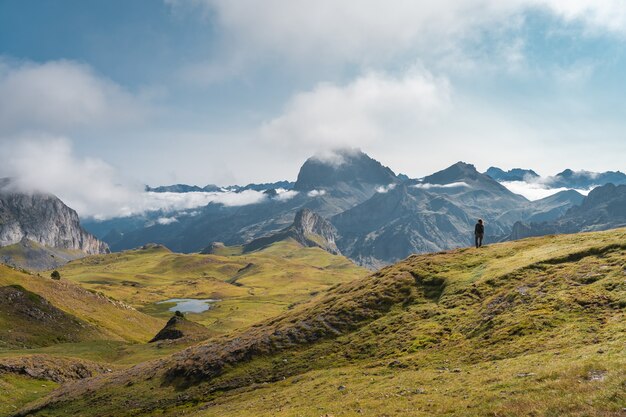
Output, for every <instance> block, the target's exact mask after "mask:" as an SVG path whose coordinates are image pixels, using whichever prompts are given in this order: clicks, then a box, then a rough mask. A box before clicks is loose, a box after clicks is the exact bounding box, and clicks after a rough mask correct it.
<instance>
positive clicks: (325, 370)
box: [19, 229, 626, 416]
mask: <svg viewBox="0 0 626 417" xmlns="http://www.w3.org/2000/svg"><path fill="white" fill-rule="evenodd" d="M625 241H626V230H624V229H620V230H615V231H610V232H599V233H592V234H578V235H567V236H558V237H545V238H538V239H528V240H522V241H516V242H507V243H504V244H498V245H491V246H490V247H487V248H482V249H480V250H476V249H461V250H455V251H451V252H446V253H440V254H431V255H422V256H411V257H409V258H408V259H406V260H405V261H403V262H401V263H398V264H396V265H393V266H390V267H388V268H385V269H384V270H381V271H379V272H377V273H375V274H373V275H371V276H370V277H368V278H365V279H361V280H356V281H353V282H349V283H346V284H342V285H339V286H337V287H336V288H334V289H332V290H331V291H329V292H328V293H324V294H321V295H320V296H318V297H317V298H316V299H314V300H312V301H310V302H309V303H306V304H303V305H300V306H297V307H296V308H294V309H293V310H291V311H288V312H286V313H284V314H282V315H281V316H279V317H277V318H274V319H271V320H268V321H266V322H264V323H261V324H259V325H257V326H254V327H251V328H249V329H246V330H243V331H241V332H237V333H234V334H232V335H230V336H225V337H222V338H219V339H213V340H211V341H209V342H206V343H204V344H202V345H198V346H195V347H191V348H189V349H187V350H185V351H183V352H181V353H178V354H176V355H174V356H172V357H171V358H169V359H163V360H160V361H156V362H147V363H145V364H142V365H139V366H136V367H134V368H132V369H130V370H127V371H123V372H117V373H113V374H109V375H106V376H99V377H96V378H93V379H91V380H89V381H87V382H83V383H81V384H73V385H66V386H64V387H62V388H61V389H59V390H57V391H55V392H54V393H53V394H51V395H50V396H48V397H47V398H46V399H45V400H43V401H41V402H38V403H36V404H32V405H31V406H30V407H29V408H27V409H25V410H23V411H22V412H21V413H20V414H19V415H25V414H27V413H33V414H35V415H47V416H51V415H68V414H72V413H77V412H80V413H81V414H82V415H91V414H99V415H133V416H137V415H154V414H157V413H158V414H159V415H166V416H168V415H171V416H174V415H179V414H181V413H183V412H184V413H186V414H187V415H197V416H217V415H222V416H224V415H232V416H235V415H237V416H292V415H304V416H319V415H349V416H356V415H390V416H391V415H394V416H400V415H415V416H422V415H423V416H427V415H451V416H452V415H463V416H484V415H515V416H537V415H571V416H618V415H622V414H621V413H622V412H623V407H624V402H625V401H626V395H625V393H624V390H623V381H624V380H625V379H626V371H625V370H626V359H625V358H626V356H625V355H624V343H625V342H626V339H625V338H626V336H625V335H626V321H625V320H624V319H625V318H626V317H625V310H624V307H625V306H626V286H625V285H624V271H625V268H626V264H625V260H626V244H625V243H624V242H625Z"/></svg>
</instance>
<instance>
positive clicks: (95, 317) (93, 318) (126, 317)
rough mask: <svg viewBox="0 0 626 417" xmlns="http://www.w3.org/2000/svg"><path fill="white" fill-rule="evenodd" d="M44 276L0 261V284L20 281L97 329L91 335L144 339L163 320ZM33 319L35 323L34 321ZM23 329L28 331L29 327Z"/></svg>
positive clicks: (64, 310) (30, 291) (28, 288)
mask: <svg viewBox="0 0 626 417" xmlns="http://www.w3.org/2000/svg"><path fill="white" fill-rule="evenodd" d="M47 276H49V274H44V276H37V275H31V274H28V273H26V272H21V271H18V270H15V269H12V268H9V267H7V266H5V265H1V264H0V287H7V286H12V285H19V286H21V287H22V288H24V289H25V290H26V291H28V292H29V293H32V294H36V295H37V296H39V297H41V298H43V299H44V300H46V301H47V302H49V303H50V304H51V305H52V306H54V308H56V309H59V310H61V311H63V312H64V313H66V314H67V315H70V316H73V317H75V318H77V319H78V320H80V321H82V322H84V323H87V324H88V325H90V326H92V327H94V328H95V329H97V333H98V335H97V336H95V337H94V339H111V340H119V341H127V342H146V341H148V340H150V339H151V338H152V337H153V336H154V334H156V332H158V331H159V330H160V329H161V328H162V327H163V325H164V324H165V321H163V320H160V319H158V318H154V317H151V316H148V315H146V314H143V313H141V312H139V311H136V310H135V309H133V308H130V307H129V306H127V305H125V304H123V303H120V302H118V301H116V300H112V299H110V298H108V297H107V296H105V295H104V294H100V293H97V292H92V291H88V290H86V289H84V288H82V287H81V286H79V285H76V284H74V283H72V282H69V281H68V280H65V279H62V280H60V281H55V280H52V279H50V278H47ZM0 320H1V318H0ZM32 323H33V325H36V323H35V322H34V321H32ZM23 330H24V331H26V332H28V327H26V328H24V329H23ZM31 333H36V332H35V331H33V332H31Z"/></svg>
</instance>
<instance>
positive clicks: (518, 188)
mask: <svg viewBox="0 0 626 417" xmlns="http://www.w3.org/2000/svg"><path fill="white" fill-rule="evenodd" d="M502 185H504V186H505V187H506V188H508V189H509V190H510V191H512V192H514V193H515V194H520V195H523V196H524V197H526V198H527V199H529V200H530V201H535V200H540V199H542V198H546V197H549V196H551V195H554V194H556V193H558V192H561V191H566V190H568V188H564V187H563V188H551V187H550V186H549V185H547V184H545V183H543V182H541V181H534V182H525V181H506V182H502ZM576 191H578V192H579V193H581V194H583V195H587V194H589V191H591V190H576Z"/></svg>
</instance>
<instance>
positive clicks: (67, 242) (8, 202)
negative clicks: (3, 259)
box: [0, 187, 109, 255]
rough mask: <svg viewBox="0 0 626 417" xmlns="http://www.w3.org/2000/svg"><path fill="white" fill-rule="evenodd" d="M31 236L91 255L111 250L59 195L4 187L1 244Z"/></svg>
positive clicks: (0, 195)
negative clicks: (86, 228)
mask: <svg viewBox="0 0 626 417" xmlns="http://www.w3.org/2000/svg"><path fill="white" fill-rule="evenodd" d="M23 239H28V240H31V241H33V242H36V243H38V244H40V245H43V246H47V247H50V248H56V249H69V250H78V251H81V252H84V253H85V254H87V255H94V254H101V253H108V252H109V247H108V245H107V244H106V243H104V242H101V241H100V240H98V239H97V238H96V237H95V236H93V235H91V234H89V233H87V232H86V231H85V230H84V229H83V228H82V227H81V226H80V222H79V219H78V214H77V213H76V211H74V210H72V209H71V208H69V207H68V206H66V205H65V204H64V203H63V202H62V201H61V200H59V199H58V198H57V197H55V196H53V195H50V194H43V193H22V192H16V191H13V190H10V189H8V188H6V187H5V188H3V189H0V246H9V245H13V244H16V243H19V242H20V241H22V240H23Z"/></svg>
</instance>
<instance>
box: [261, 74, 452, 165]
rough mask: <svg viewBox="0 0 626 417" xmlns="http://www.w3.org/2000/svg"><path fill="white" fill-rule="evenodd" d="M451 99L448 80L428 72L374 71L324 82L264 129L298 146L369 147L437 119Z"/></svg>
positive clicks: (271, 138) (287, 144) (265, 133)
mask: <svg viewBox="0 0 626 417" xmlns="http://www.w3.org/2000/svg"><path fill="white" fill-rule="evenodd" d="M449 98H450V86H449V83H448V81H447V80H446V79H444V78H437V77H434V76H433V75H432V74H430V73H428V72H427V71H424V70H421V69H411V70H409V71H407V72H406V74H404V75H403V76H401V77H397V78H396V77H391V76H388V75H386V74H381V73H373V72H372V73H369V74H366V75H364V76H362V77H359V78H357V79H356V80H354V81H353V82H351V83H349V84H347V85H344V86H339V85H335V84H330V83H321V84H318V85H317V86H316V87H315V88H314V89H313V90H311V91H307V92H303V93H299V94H297V95H295V96H294V97H293V98H292V99H291V100H290V101H289V103H288V104H287V106H286V109H285V111H284V113H283V114H282V115H281V116H279V117H276V118H275V119H273V120H271V121H269V122H268V123H266V124H264V125H263V126H262V128H261V134H262V136H263V137H264V138H265V139H266V140H268V141H270V142H272V143H275V144H279V145H282V146H285V147H293V148H297V149H299V150H302V149H308V150H321V149H329V148H337V147H358V146H365V145H368V144H371V143H373V142H375V141H378V140H380V139H382V138H383V137H385V136H389V135H393V134H394V132H397V131H398V130H406V128H407V127H409V128H416V127H418V126H420V125H423V124H428V123H429V122H432V120H433V119H434V118H436V117H437V116H438V114H439V113H440V112H441V111H442V110H443V109H445V108H446V107H447V104H448V101H449ZM322 157H323V155H322Z"/></svg>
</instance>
